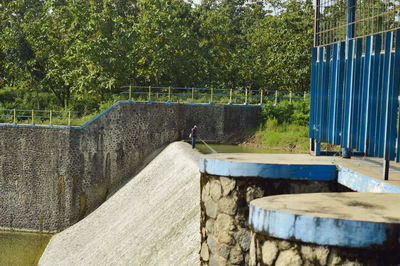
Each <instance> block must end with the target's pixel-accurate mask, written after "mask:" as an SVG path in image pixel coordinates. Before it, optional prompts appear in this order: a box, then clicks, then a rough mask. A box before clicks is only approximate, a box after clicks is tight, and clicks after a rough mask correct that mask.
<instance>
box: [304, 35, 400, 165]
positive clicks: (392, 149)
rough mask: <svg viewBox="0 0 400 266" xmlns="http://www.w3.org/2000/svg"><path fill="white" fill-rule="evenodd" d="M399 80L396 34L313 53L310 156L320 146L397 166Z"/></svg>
mask: <svg viewBox="0 0 400 266" xmlns="http://www.w3.org/2000/svg"><path fill="white" fill-rule="evenodd" d="M393 36H395V38H393ZM383 41H384V43H383V44H382V42H383ZM331 51H332V53H331ZM399 80H400V30H397V31H396V32H387V33H385V34H384V38H382V35H381V34H377V35H374V36H368V37H365V38H357V39H349V40H348V41H347V43H346V42H345V41H343V42H339V43H335V44H333V45H328V46H325V47H314V48H313V50H312V76H311V112H310V124H309V126H310V130H309V133H310V138H312V139H313V140H315V142H314V149H315V153H316V154H317V155H318V153H319V145H320V143H321V142H325V143H330V144H335V145H340V146H341V147H342V148H347V149H353V150H356V151H360V152H363V153H364V154H365V155H368V156H373V157H381V158H384V159H385V160H387V161H389V160H394V159H396V160H397V161H400V141H397V142H396V138H397V139H399V137H400V130H398V127H399V125H400V124H399V122H400V119H398V96H399ZM396 143H397V144H396Z"/></svg>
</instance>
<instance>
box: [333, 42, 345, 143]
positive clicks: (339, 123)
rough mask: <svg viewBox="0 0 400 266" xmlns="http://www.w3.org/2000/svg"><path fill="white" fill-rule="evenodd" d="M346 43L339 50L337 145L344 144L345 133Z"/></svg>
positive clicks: (336, 106)
mask: <svg viewBox="0 0 400 266" xmlns="http://www.w3.org/2000/svg"><path fill="white" fill-rule="evenodd" d="M345 52H346V43H345V42H341V43H340V49H339V62H338V65H339V69H338V71H339V73H338V81H337V96H336V99H337V101H336V104H335V109H336V113H337V114H336V117H335V144H336V145H341V143H342V132H343V115H342V114H343V92H344V90H343V88H344V66H345V61H346V53H345Z"/></svg>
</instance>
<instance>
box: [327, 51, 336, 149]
mask: <svg viewBox="0 0 400 266" xmlns="http://www.w3.org/2000/svg"><path fill="white" fill-rule="evenodd" d="M338 55H339V46H338V44H337V43H335V44H334V45H333V54H332V64H331V79H330V80H331V83H330V86H329V112H328V113H329V121H328V142H329V143H330V144H334V142H335V116H336V108H335V107H336V105H335V103H336V101H337V98H336V95H337V74H338Z"/></svg>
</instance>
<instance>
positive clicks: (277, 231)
mask: <svg viewBox="0 0 400 266" xmlns="http://www.w3.org/2000/svg"><path fill="white" fill-rule="evenodd" d="M249 223H250V226H251V227H252V230H254V232H255V233H256V234H257V233H262V234H264V235H266V236H269V237H274V238H279V239H287V240H290V241H301V242H305V243H312V244H316V245H327V246H338V247H349V248H370V247H374V248H390V249H396V250H400V249H399V247H400V244H399V243H400V194H387V193H385V194H379V193H354V192H349V193H309V194H295V195H278V196H270V197H264V198H260V199H256V200H253V201H251V203H250V215H249Z"/></svg>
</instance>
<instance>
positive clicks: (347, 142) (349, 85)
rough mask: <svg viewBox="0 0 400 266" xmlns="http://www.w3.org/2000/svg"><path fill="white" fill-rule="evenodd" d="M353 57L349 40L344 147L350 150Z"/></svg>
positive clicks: (352, 42)
mask: <svg viewBox="0 0 400 266" xmlns="http://www.w3.org/2000/svg"><path fill="white" fill-rule="evenodd" d="M353 56H354V41H353V40H349V41H348V46H347V64H346V86H345V90H344V108H343V110H344V113H343V116H344V117H343V131H342V147H343V148H350V134H351V131H350V129H351V115H352V114H351V113H352V102H353V100H352V98H353V75H354V73H353V65H354V61H353Z"/></svg>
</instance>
